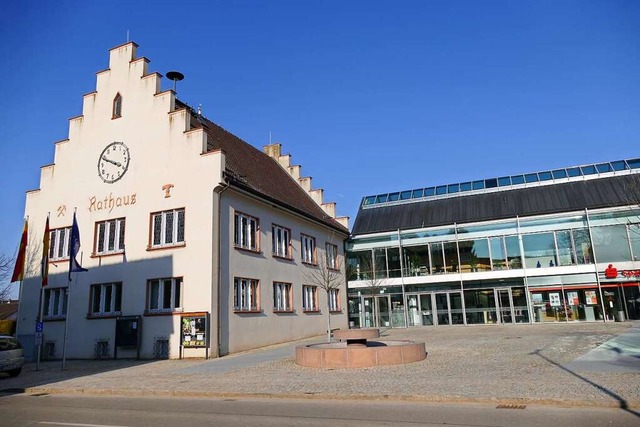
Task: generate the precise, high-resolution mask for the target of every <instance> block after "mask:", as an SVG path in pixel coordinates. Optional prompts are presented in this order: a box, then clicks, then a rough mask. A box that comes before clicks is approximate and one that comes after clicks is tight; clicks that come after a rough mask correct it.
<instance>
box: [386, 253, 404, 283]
mask: <svg viewBox="0 0 640 427" xmlns="http://www.w3.org/2000/svg"><path fill="white" fill-rule="evenodd" d="M387 263H388V265H389V277H400V272H401V271H400V249H398V248H387Z"/></svg>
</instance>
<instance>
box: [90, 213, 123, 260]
mask: <svg viewBox="0 0 640 427" xmlns="http://www.w3.org/2000/svg"><path fill="white" fill-rule="evenodd" d="M124 224H125V221H124V218H118V219H110V220H108V221H102V222H98V223H96V242H95V247H94V249H93V250H94V253H95V254H96V255H103V254H113V253H121V252H124Z"/></svg>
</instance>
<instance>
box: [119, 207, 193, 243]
mask: <svg viewBox="0 0 640 427" xmlns="http://www.w3.org/2000/svg"><path fill="white" fill-rule="evenodd" d="M123 225H124V224H123ZM151 227H152V230H151V233H152V236H151V247H153V248H158V247H163V246H177V245H181V244H184V209H174V210H170V211H164V212H157V213H154V214H152V215H151ZM122 233H124V227H123V228H122ZM122 236H123V237H124V234H123V235H122ZM123 244H124V241H123Z"/></svg>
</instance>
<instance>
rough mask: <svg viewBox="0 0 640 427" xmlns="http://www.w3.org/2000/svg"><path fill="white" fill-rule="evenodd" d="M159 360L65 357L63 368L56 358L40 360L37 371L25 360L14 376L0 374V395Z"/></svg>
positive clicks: (53, 384)
mask: <svg viewBox="0 0 640 427" xmlns="http://www.w3.org/2000/svg"><path fill="white" fill-rule="evenodd" d="M160 362H162V361H161V360H131V359H117V360H113V359H110V360H100V361H96V360H67V362H66V367H65V370H64V371H63V370H62V361H60V360H57V361H55V360H54V361H49V362H41V363H40V369H39V370H36V365H35V363H27V364H25V365H24V367H23V368H22V373H21V374H20V375H18V376H17V377H10V376H9V375H8V374H5V373H0V394H2V395H5V396H6V395H10V394H19V393H24V392H25V391H26V390H27V389H29V388H32V387H47V386H48V387H55V385H56V384H57V383H60V382H64V381H68V380H74V379H78V378H82V377H89V376H92V375H97V374H102V373H105V372H112V371H116V370H121V369H129V368H134V367H139V366H143V365H148V364H151V363H160Z"/></svg>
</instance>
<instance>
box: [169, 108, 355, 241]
mask: <svg viewBox="0 0 640 427" xmlns="http://www.w3.org/2000/svg"><path fill="white" fill-rule="evenodd" d="M180 108H185V109H187V110H188V111H189V112H190V113H191V128H192V129H193V128H202V129H203V130H204V131H205V133H206V134H207V152H209V151H214V150H222V151H223V152H224V153H225V157H226V176H227V178H228V179H229V182H230V183H231V184H233V185H234V186H237V187H240V188H242V189H245V190H247V191H249V192H252V193H254V194H257V195H259V196H261V197H263V198H265V199H267V200H271V201H274V202H277V203H278V204H281V205H283V206H285V207H287V208H289V209H291V210H293V211H295V212H297V213H300V214H302V215H305V216H307V217H311V218H313V219H315V220H317V221H320V222H321V223H323V224H325V225H328V226H329V227H331V228H333V229H335V230H336V231H338V232H340V233H344V234H348V233H349V230H348V229H347V228H346V227H344V226H343V225H342V224H340V223H339V222H338V221H336V220H335V219H334V218H332V217H331V216H330V215H329V214H327V213H326V212H325V211H324V210H323V209H322V208H321V207H320V206H319V205H318V204H317V203H316V202H315V201H314V200H313V199H312V198H311V196H310V195H309V194H308V193H307V192H306V191H305V190H304V189H303V188H302V187H301V186H300V184H298V182H297V181H296V180H294V179H293V178H292V177H291V175H289V173H288V172H287V171H285V170H284V169H283V168H282V167H281V166H280V165H279V164H278V162H277V161H275V160H274V159H272V158H271V157H269V156H268V155H267V154H265V153H263V152H262V151H260V150H258V149H257V148H255V147H254V146H252V145H251V144H248V143H247V142H245V141H243V140H242V139H240V138H238V137H237V136H235V135H234V134H232V133H231V132H229V131H227V130H225V129H223V128H222V127H221V126H218V125H217V124H215V123H213V122H212V121H210V120H208V119H207V118H205V117H204V116H202V115H198V113H197V112H195V111H194V110H193V109H192V108H191V107H189V106H188V105H186V104H184V103H183V102H181V101H179V100H177V99H176V109H180Z"/></svg>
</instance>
